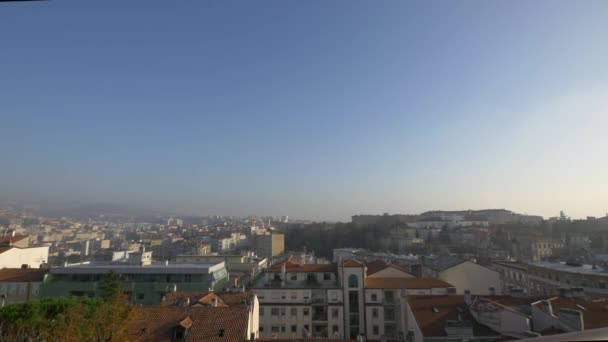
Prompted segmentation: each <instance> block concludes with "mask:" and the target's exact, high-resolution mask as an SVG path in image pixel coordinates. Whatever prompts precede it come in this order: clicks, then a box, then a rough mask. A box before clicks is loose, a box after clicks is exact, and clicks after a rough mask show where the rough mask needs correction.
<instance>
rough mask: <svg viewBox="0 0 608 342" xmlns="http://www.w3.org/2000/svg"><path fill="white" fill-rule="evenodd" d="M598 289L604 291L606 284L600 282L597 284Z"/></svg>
mask: <svg viewBox="0 0 608 342" xmlns="http://www.w3.org/2000/svg"><path fill="white" fill-rule="evenodd" d="M598 287H599V288H600V289H605V288H606V282H605V281H600V282H599V284H598Z"/></svg>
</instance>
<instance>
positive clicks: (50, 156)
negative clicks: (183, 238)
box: [0, 0, 608, 220]
mask: <svg viewBox="0 0 608 342" xmlns="http://www.w3.org/2000/svg"><path fill="white" fill-rule="evenodd" d="M607 127H608V2H606V1H417V2H414V1H284V0H281V1H198V0H197V1H168V0H162V1H156V0H145V1H144V0H137V1H136V0H129V1H118V0H114V1H110V0H105V1H69V0H54V1H48V2H30V3H0V158H1V161H0V197H9V198H19V199H28V200H32V199H45V200H67V201H82V202H118V203H127V204H132V205H135V206H139V207H151V208H167V209H171V210H182V211H184V212H190V213H197V214H233V215H241V214H254V213H255V214H269V215H290V216H292V217H299V218H312V219H342V220H345V219H347V218H348V217H349V216H350V215H352V214H356V213H382V212H392V213H395V212H399V213H415V212H420V211H424V210H429V209H468V208H471V209H477V208H487V207H491V208H495V207H499V208H503V207H505V208H509V209H513V210H516V211H519V212H528V213H536V214H541V215H545V216H550V215H556V214H557V212H558V211H559V210H560V209H563V210H565V211H566V213H567V214H570V215H572V216H579V217H580V216H584V215H603V214H604V213H606V212H607V211H608V176H607V175H608V161H607V159H606V151H608V131H607Z"/></svg>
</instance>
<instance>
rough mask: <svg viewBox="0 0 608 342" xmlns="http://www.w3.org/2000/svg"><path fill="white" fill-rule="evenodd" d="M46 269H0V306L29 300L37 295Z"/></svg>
mask: <svg viewBox="0 0 608 342" xmlns="http://www.w3.org/2000/svg"><path fill="white" fill-rule="evenodd" d="M48 272H49V270H48V269H32V268H30V269H23V268H4V269H0V296H2V306H4V305H9V304H16V303H24V302H29V301H30V300H32V299H35V298H37V297H38V295H39V293H40V285H41V284H42V282H43V280H44V277H45V276H46V274H47V273H48Z"/></svg>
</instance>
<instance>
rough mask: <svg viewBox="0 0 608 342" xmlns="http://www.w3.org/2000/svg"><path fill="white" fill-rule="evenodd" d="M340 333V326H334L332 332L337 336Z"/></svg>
mask: <svg viewBox="0 0 608 342" xmlns="http://www.w3.org/2000/svg"><path fill="white" fill-rule="evenodd" d="M338 331H340V328H338V326H337V325H332V326H331V332H332V333H334V334H337V333H338Z"/></svg>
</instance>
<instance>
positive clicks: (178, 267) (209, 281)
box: [41, 252, 228, 305]
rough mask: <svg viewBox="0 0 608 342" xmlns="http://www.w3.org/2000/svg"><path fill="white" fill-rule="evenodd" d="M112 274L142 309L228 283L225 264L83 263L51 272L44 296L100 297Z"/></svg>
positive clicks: (221, 286) (221, 287)
mask: <svg viewBox="0 0 608 342" xmlns="http://www.w3.org/2000/svg"><path fill="white" fill-rule="evenodd" d="M146 253H148V252H146ZM131 255H132V254H129V256H130V257H131ZM110 272H114V273H117V274H118V275H119V276H120V278H121V280H122V289H123V291H124V292H125V293H126V294H127V295H128V297H129V299H130V301H131V302H132V303H134V304H142V305H154V304H159V303H160V302H161V301H162V298H163V296H164V295H166V294H167V293H168V292H171V291H177V290H179V291H207V290H209V289H212V290H222V289H223V288H224V287H225V286H226V285H227V283H228V272H227V270H226V267H225V265H224V262H219V263H214V264H204V263H201V264H186V263H169V262H166V263H160V264H154V263H144V264H141V263H138V262H136V261H135V262H134V261H133V260H131V261H130V262H129V263H93V264H85V263H83V264H75V265H67V266H65V267H57V268H52V269H51V270H50V272H49V275H48V276H47V278H46V280H45V282H44V284H43V286H42V290H41V295H42V296H44V297H56V296H84V295H86V296H96V295H99V294H100V289H99V286H98V284H99V282H100V280H101V279H102V278H103V276H104V275H105V274H107V273H110Z"/></svg>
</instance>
